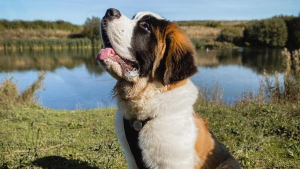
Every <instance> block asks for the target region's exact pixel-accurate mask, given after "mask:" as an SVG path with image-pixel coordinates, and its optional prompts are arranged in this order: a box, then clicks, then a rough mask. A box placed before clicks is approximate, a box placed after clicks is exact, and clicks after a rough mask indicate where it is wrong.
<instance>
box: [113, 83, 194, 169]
mask: <svg viewBox="0 0 300 169" xmlns="http://www.w3.org/2000/svg"><path fill="white" fill-rule="evenodd" d="M197 96H198V90H197V88H196V87H195V86H194V84H193V83H192V82H191V81H189V80H188V81H187V83H186V84H185V85H183V86H181V87H178V88H175V89H173V90H171V91H168V92H164V93H160V94H158V95H155V96H153V97H152V98H150V99H149V100H148V101H147V103H145V106H144V111H143V113H144V114H146V115H147V116H148V117H151V118H153V119H152V120H151V121H149V122H148V123H147V124H146V125H145V126H144V127H143V129H142V130H141V131H140V135H139V146H140V148H141V149H142V155H143V160H144V162H145V163H146V165H147V166H149V168H151V169H182V168H184V169H192V168H194V165H195V164H196V163H197V162H198V157H197V155H196V152H195V149H194V146H195V141H196V138H197V128H196V125H195V122H194V119H193V113H194V110H193V104H194V103H195V101H196V99H197ZM122 105H123V104H122ZM123 110H125V111H126V107H123V106H122V107H119V110H118V113H117V116H116V119H115V128H116V134H117V136H118V140H119V142H120V143H121V146H122V148H123V150H124V152H125V156H126V160H127V163H128V167H129V168H130V169H135V168H137V166H136V164H135V161H134V158H133V156H132V154H131V151H130V148H129V146H128V143H127V140H126V136H125V133H124V125H123V115H122V111H123Z"/></svg>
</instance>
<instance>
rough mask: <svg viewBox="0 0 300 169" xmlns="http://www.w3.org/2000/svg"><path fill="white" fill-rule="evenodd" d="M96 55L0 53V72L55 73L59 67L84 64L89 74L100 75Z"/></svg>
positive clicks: (82, 52)
mask: <svg viewBox="0 0 300 169" xmlns="http://www.w3.org/2000/svg"><path fill="white" fill-rule="evenodd" d="M96 54H97V51H95V50H56V51H50V50H49V51H34V52H33V51H29V50H28V51H23V52H21V51H0V60H1V62H0V71H4V72H12V71H19V72H25V71H29V70H45V71H55V70H56V69H58V68H61V67H65V68H67V69H74V68H75V67H78V66H81V65H82V64H84V65H85V66H86V68H87V70H88V72H89V73H91V74H95V75H101V74H102V73H103V69H101V68H99V66H98V63H97V61H96V60H95V56H96Z"/></svg>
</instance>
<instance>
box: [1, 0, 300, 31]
mask: <svg viewBox="0 0 300 169" xmlns="http://www.w3.org/2000/svg"><path fill="white" fill-rule="evenodd" d="M0 1H1V2H0V19H7V20H36V19H41V20H48V21H55V20H59V19H62V20H65V21H69V22H71V23H74V24H79V25H81V24H83V23H84V21H85V20H86V18H87V17H92V16H97V17H102V16H103V15H104V13H105V11H106V9H107V8H111V7H113V8H116V9H119V10H120V11H121V12H122V13H123V14H125V15H126V16H128V17H132V16H133V15H134V14H135V13H136V12H139V11H152V12H155V13H158V14H160V15H162V16H163V17H165V18H167V19H168V20H177V21H178V20H251V19H263V18H269V17H272V16H274V15H279V14H284V15H295V16H298V13H299V12H300V0H172V1H171V0H148V1H146V0H0Z"/></svg>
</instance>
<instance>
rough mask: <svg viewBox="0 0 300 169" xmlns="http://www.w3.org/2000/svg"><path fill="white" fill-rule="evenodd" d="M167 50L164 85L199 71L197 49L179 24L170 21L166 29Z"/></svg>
mask: <svg viewBox="0 0 300 169" xmlns="http://www.w3.org/2000/svg"><path fill="white" fill-rule="evenodd" d="M165 37H166V42H165V43H166V52H165V55H164V57H165V71H164V77H163V83H164V85H168V84H170V83H173V82H176V81H180V80H183V79H186V78H189V77H190V76H192V75H194V74H195V73H196V72H197V67H196V66H195V64H194V56H195V50H194V47H193V45H192V43H191V41H190V39H189V38H188V37H187V36H186V35H185V34H184V33H183V32H182V31H181V30H180V28H179V27H178V25H177V24H176V23H174V22H170V23H169V25H168V26H167V28H166V31H165Z"/></svg>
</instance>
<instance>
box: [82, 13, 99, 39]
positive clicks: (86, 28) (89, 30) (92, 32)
mask: <svg viewBox="0 0 300 169" xmlns="http://www.w3.org/2000/svg"><path fill="white" fill-rule="evenodd" d="M100 23H101V21H100V18H98V17H94V16H93V17H92V18H87V19H86V21H85V23H84V25H83V31H82V34H83V35H84V36H86V37H87V38H89V39H91V40H92V41H93V40H94V39H96V40H99V39H100Z"/></svg>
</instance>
